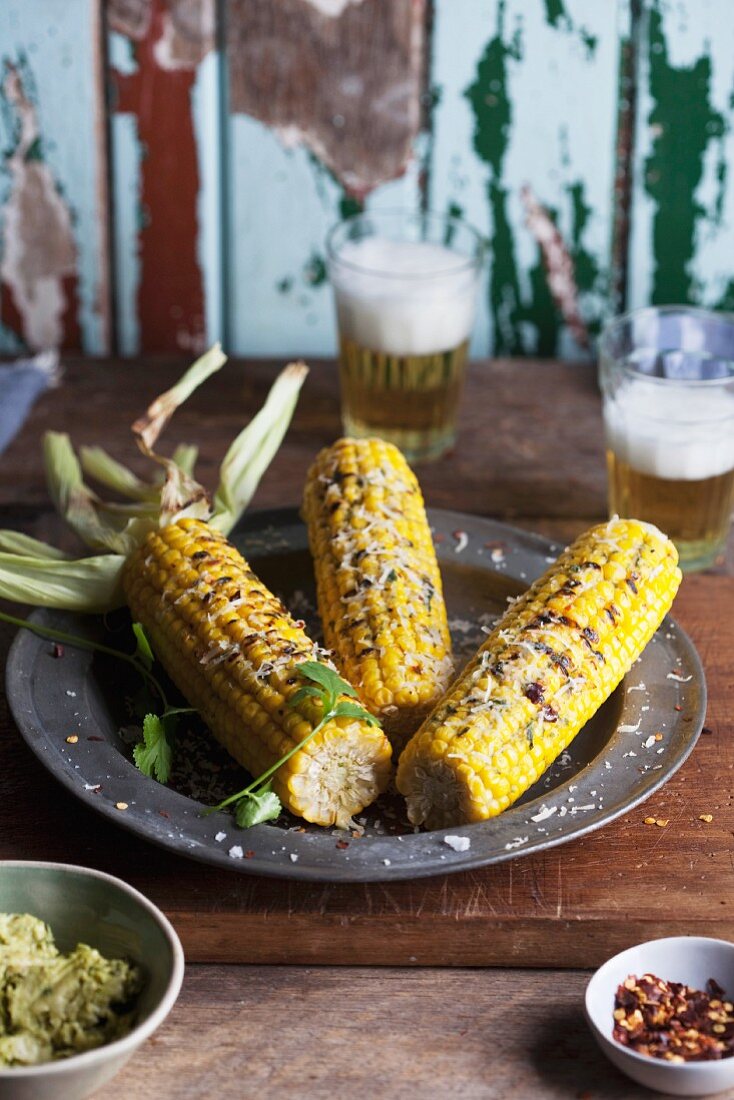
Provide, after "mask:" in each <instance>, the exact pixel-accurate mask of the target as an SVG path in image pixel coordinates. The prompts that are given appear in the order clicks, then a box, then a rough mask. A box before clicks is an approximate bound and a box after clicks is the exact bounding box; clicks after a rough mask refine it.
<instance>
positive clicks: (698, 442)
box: [604, 380, 734, 481]
mask: <svg viewBox="0 0 734 1100" xmlns="http://www.w3.org/2000/svg"><path fill="white" fill-rule="evenodd" d="M604 424H605V428H606V435H607V443H608V445H609V447H610V448H611V450H612V451H614V453H615V455H617V457H618V458H619V459H621V461H622V462H626V463H628V464H629V465H630V466H632V467H633V469H635V470H637V471H638V472H639V473H641V474H647V475H648V476H652V477H659V478H663V479H665V480H671V481H700V480H703V479H704V478H707V477H717V476H719V475H720V474H725V473H728V472H729V471H730V470H732V469H734V391H733V390H732V389H731V388H729V389H724V387H723V386H716V387H713V388H708V387H706V386H701V387H689V388H687V389H686V390H685V391H684V392H681V389H680V388H679V387H676V386H670V387H669V386H668V385H666V384H665V383H662V384H661V383H655V382H646V381H644V380H639V381H635V382H634V384H633V385H628V386H623V387H622V388H621V389H620V390H618V392H617V393H616V394H615V395H614V396H611V395H609V394H608V395H607V396H606V397H605V400H604Z"/></svg>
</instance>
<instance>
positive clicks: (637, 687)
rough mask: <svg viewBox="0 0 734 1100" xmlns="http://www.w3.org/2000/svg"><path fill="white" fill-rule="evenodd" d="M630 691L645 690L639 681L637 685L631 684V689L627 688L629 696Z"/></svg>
mask: <svg viewBox="0 0 734 1100" xmlns="http://www.w3.org/2000/svg"><path fill="white" fill-rule="evenodd" d="M630 691H647V688H646V687H645V685H644V684H643V682H642V680H640V682H639V684H633V685H632V687H628V688H627V694H629V693H630Z"/></svg>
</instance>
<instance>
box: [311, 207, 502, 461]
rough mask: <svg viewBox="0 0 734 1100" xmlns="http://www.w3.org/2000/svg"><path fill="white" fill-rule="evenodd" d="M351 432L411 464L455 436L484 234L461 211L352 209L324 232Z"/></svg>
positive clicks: (347, 423)
mask: <svg viewBox="0 0 734 1100" xmlns="http://www.w3.org/2000/svg"><path fill="white" fill-rule="evenodd" d="M327 256H328V262H329V275H330V277H331V282H332V284H333V287H334V294H335V297H336V308H337V320H338V326H339V373H340V380H341V400H342V419H343V422H344V431H345V432H346V433H347V435H352V436H368V435H376V436H380V437H382V438H383V439H387V440H389V441H390V442H391V443H395V444H396V445H397V446H398V447H400V449H401V450H402V451H403V452H404V453H405V455H406V456H407V457H408V458H409V459H410V460H413V461H416V460H420V459H428V458H436V457H438V455H440V454H442V453H443V452H444V451H446V450H447V449H448V448H449V447H450V446H451V444H452V443H453V442H454V438H455V434H456V410H457V407H458V403H459V397H460V394H461V387H462V382H463V378H464V366H465V363H466V356H467V349H468V346H469V337H470V335H471V330H472V327H473V324H474V316H475V313H476V302H477V289H478V283H479V274H480V271H481V268H482V264H483V260H484V239H483V238H482V236H481V234H479V233H478V232H477V231H476V230H475V229H473V228H472V227H471V226H470V225H468V224H467V223H466V222H464V221H462V220H461V219H459V218H451V217H444V216H443V215H441V214H421V213H412V212H407V211H399V210H396V211H383V212H380V213H374V214H373V213H366V214H357V215H355V216H354V217H351V218H347V219H346V220H345V221H343V222H340V223H339V224H338V225H336V226H335V227H334V228H333V229H332V230H331V232H330V233H329V236H328V238H327Z"/></svg>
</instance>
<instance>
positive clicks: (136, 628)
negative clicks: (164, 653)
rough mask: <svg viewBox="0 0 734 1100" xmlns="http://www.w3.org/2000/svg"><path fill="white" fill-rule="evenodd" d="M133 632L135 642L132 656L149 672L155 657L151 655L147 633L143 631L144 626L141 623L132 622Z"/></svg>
mask: <svg viewBox="0 0 734 1100" xmlns="http://www.w3.org/2000/svg"><path fill="white" fill-rule="evenodd" d="M133 634H134V635H135V642H136V646H135V653H134V657H136V658H137V659H138V660H139V661H140V663H141V664H142V665H143V667H144V668H147V670H148V672H150V670H151V668H152V667H153V662H154V661H155V657H154V656H153V650H152V649H151V646H150V642H149V641H148V635H147V634H146V633H145V628H144V626H143V624H142V623H133Z"/></svg>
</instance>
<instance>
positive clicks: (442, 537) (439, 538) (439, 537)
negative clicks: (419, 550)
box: [433, 531, 446, 542]
mask: <svg viewBox="0 0 734 1100" xmlns="http://www.w3.org/2000/svg"><path fill="white" fill-rule="evenodd" d="M433 541H434V542H446V536H445V535H442V534H441V532H440V531H439V533H438V534H437V535H434V536H433Z"/></svg>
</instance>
